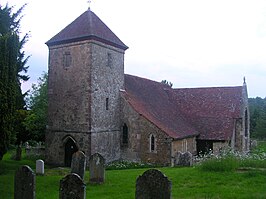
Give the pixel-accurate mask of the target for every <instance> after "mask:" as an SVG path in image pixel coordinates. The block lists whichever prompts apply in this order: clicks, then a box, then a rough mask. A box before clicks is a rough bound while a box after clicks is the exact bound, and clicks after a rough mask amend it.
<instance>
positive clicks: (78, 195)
mask: <svg viewBox="0 0 266 199" xmlns="http://www.w3.org/2000/svg"><path fill="white" fill-rule="evenodd" d="M85 198H86V184H85V183H84V182H83V180H82V179H81V178H80V177H79V175H78V174H75V173H71V174H68V175H67V176H66V177H64V178H63V179H61V180H60V190H59V199H85Z"/></svg>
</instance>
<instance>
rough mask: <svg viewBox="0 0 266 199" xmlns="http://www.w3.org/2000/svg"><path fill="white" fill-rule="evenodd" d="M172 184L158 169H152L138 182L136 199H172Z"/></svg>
mask: <svg viewBox="0 0 266 199" xmlns="http://www.w3.org/2000/svg"><path fill="white" fill-rule="evenodd" d="M171 187H172V183H171V181H169V180H168V178H167V177H166V176H165V175H164V174H163V173H162V172H161V171H159V170H157V169H150V170H147V171H145V172H144V173H143V175H142V176H139V177H138V179H137V181H136V195H135V198H136V199H170V198H171Z"/></svg>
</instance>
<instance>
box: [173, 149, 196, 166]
mask: <svg viewBox="0 0 266 199" xmlns="http://www.w3.org/2000/svg"><path fill="white" fill-rule="evenodd" d="M192 165H193V156H192V154H191V153H190V152H185V153H181V152H180V151H178V152H177V153H176V156H175V166H192Z"/></svg>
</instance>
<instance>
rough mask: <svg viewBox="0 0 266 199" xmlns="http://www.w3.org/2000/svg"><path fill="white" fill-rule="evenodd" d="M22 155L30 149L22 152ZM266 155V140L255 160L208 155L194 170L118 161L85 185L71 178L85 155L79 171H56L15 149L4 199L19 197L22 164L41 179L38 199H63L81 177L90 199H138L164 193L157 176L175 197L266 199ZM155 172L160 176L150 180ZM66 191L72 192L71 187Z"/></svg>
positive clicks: (0, 186)
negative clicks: (18, 154) (139, 195)
mask: <svg viewBox="0 0 266 199" xmlns="http://www.w3.org/2000/svg"><path fill="white" fill-rule="evenodd" d="M22 151H25V150H24V149H22ZM265 152H266V142H261V143H260V144H259V147H258V148H257V149H255V150H254V151H253V154H252V155H250V156H249V157H247V156H245V157H244V156H240V155H239V154H238V155H235V156H237V158H234V157H233V155H232V154H227V155H226V156H224V157H223V158H220V159H219V158H216V157H212V158H210V157H206V156H205V157H203V159H208V160H207V161H204V162H203V163H201V164H198V165H196V166H195V165H194V166H192V167H159V168H156V170H153V169H152V170H149V169H151V168H138V167H151V165H139V166H138V165H136V164H126V163H125V162H124V163H116V164H112V166H107V167H106V170H105V171H103V168H99V171H97V170H93V169H91V170H93V172H94V173H97V172H100V173H102V172H104V178H103V179H102V180H101V181H97V180H96V182H95V178H94V177H91V174H90V173H89V171H88V169H87V170H86V172H85V174H83V173H80V175H81V176H82V177H83V179H84V181H82V180H81V178H79V176H78V177H77V175H76V174H73V175H74V178H73V176H72V175H70V173H71V172H77V173H78V172H79V170H80V168H81V170H82V168H83V167H84V163H83V161H82V160H83V155H82V154H79V155H77V157H75V158H76V159H78V162H79V163H80V164H78V165H77V166H75V167H76V168H78V171H73V168H72V169H70V168H62V167H57V168H52V167H49V166H47V165H45V168H44V171H43V169H42V165H43V164H42V161H37V164H36V159H34V158H27V157H26V156H25V153H23V154H22V159H21V160H20V161H17V160H14V158H13V159H12V158H11V157H12V156H13V157H14V156H15V155H14V154H15V151H9V152H8V153H7V154H6V155H5V156H4V159H3V160H2V161H0V198H1V199H9V198H14V183H15V182H14V181H15V180H14V179H15V173H16V172H18V170H19V169H20V170H21V168H22V167H21V166H22V165H28V166H29V167H30V168H31V169H32V172H33V173H34V174H35V175H36V176H35V178H36V179H35V181H36V182H35V186H36V198H37V199H50V198H51V199H56V198H59V195H60V192H59V189H60V190H63V189H64V187H62V186H65V185H62V183H64V181H66V180H68V178H73V179H74V181H75V180H76V179H80V180H81V181H80V182H81V185H82V187H83V188H84V190H85V194H86V198H101V199H102V198H106V199H107V198H121V199H124V198H135V193H136V190H138V191H140V192H143V191H144V192H147V189H145V185H147V184H149V183H151V184H152V185H151V186H153V187H156V186H157V188H155V189H156V191H160V190H159V189H160V188H158V187H161V188H162V189H163V186H162V185H159V186H158V184H157V183H155V182H156V180H154V178H155V177H156V176H158V178H161V180H160V181H161V182H163V181H165V183H163V184H164V185H165V187H164V189H165V190H169V185H170V191H171V198H265V196H266V160H265ZM250 157H252V158H250ZM80 158H81V159H80ZM38 159H39V158H38ZM93 159H95V163H93V161H94V160H92V161H91V162H92V163H91V164H90V165H89V167H91V166H92V167H95V165H99V164H100V163H101V161H102V160H101V159H100V158H99V157H98V156H95V157H93ZM44 163H45V161H44ZM36 165H41V166H37V167H38V168H37V170H36ZM133 167H135V168H133ZM158 170H159V171H161V172H162V173H161V172H158ZM149 174H151V176H153V177H154V178H151V177H149V176H148V175H149ZM16 175H17V174H16ZM139 176H141V177H142V179H140V177H139ZM145 176H146V177H145ZM164 176H165V177H164ZM18 178H20V179H21V180H22V184H23V183H24V182H23V180H24V177H23V176H19V177H18ZM145 180H146V181H145ZM136 182H138V184H139V185H140V186H138V188H136ZM16 186H17V185H16ZM71 186H73V184H72V185H71ZM59 187H60V188H59ZM66 187H67V189H68V187H69V185H67V186H66ZM82 187H81V188H82ZM148 192H149V190H148ZM154 192H155V191H154ZM158 194H159V192H158ZM158 194H156V195H158ZM166 198H167V197H166Z"/></svg>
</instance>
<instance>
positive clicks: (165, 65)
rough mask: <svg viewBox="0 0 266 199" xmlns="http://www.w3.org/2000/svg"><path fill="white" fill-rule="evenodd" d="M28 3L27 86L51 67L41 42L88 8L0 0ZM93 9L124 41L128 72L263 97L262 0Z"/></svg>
mask: <svg viewBox="0 0 266 199" xmlns="http://www.w3.org/2000/svg"><path fill="white" fill-rule="evenodd" d="M6 2H8V3H9V5H10V6H11V5H14V6H15V8H14V10H17V9H18V8H19V7H20V6H21V5H23V3H28V5H27V7H26V8H25V10H24V12H23V14H24V15H25V16H24V18H23V20H22V23H21V26H22V27H21V28H22V29H21V30H22V32H23V33H25V32H30V35H31V37H30V39H29V41H28V43H27V45H26V46H25V51H26V53H27V54H28V55H31V58H30V60H29V62H28V64H29V66H30V69H29V73H28V74H29V75H30V77H31V79H30V81H28V82H27V83H24V84H23V90H24V91H25V90H26V89H28V88H30V87H31V84H32V83H33V82H36V79H37V78H38V77H40V76H41V74H42V71H47V70H48V66H47V65H48V48H47V46H46V45H45V42H46V41H48V40H49V39H50V38H51V37H53V36H54V35H55V34H57V33H58V32H59V31H60V30H62V29H63V28H64V27H65V26H67V25H68V24H69V23H71V22H72V21H73V20H74V19H75V18H77V17H78V16H79V15H81V14H82V13H83V12H84V11H85V10H87V9H88V3H87V0H75V1H65V0H64V1H63V0H45V1H43V0H42V1H40V0H25V1H24V0H8V1H6V0H1V4H2V5H5V3H6ZM91 10H92V11H93V12H94V13H95V14H96V15H97V16H98V17H99V18H100V19H101V20H102V21H103V22H104V23H105V24H106V25H107V26H108V27H109V28H110V29H111V30H112V31H113V32H114V33H115V34H116V35H117V36H118V37H119V38H120V39H121V40H122V41H123V42H124V43H125V44H126V45H127V46H129V49H128V50H127V51H126V53H125V72H126V73H128V74H132V75H137V76H140V77H145V78H149V79H152V80H156V81H161V80H163V79H166V80H168V81H171V82H172V83H173V84H174V87H175V88H184V87H213V86H239V85H242V84H243V77H244V76H245V77H246V81H247V85H248V92H249V96H250V97H256V96H260V97H263V98H264V97H266V88H265V87H266V86H265V85H266V1H265V0H219V1H218V0H164V1H159V0H134V1H132V0H112V1H110V0H92V3H91Z"/></svg>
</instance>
